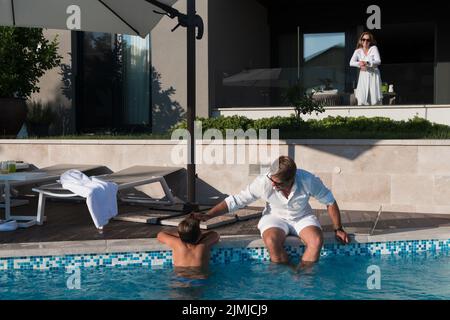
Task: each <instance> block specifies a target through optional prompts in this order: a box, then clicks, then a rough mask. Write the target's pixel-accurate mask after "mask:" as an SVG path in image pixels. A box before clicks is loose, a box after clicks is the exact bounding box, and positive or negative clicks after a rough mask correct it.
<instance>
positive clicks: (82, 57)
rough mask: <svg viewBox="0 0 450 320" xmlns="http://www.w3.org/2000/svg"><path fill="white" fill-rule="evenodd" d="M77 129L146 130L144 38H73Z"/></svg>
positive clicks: (147, 53) (147, 97)
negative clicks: (74, 43)
mask: <svg viewBox="0 0 450 320" xmlns="http://www.w3.org/2000/svg"><path fill="white" fill-rule="evenodd" d="M78 46H79V49H78V57H77V61H78V63H77V65H78V81H77V88H76V90H77V99H78V101H77V127H78V130H79V131H81V132H99V131H119V132H120V131H124V132H126V131H133V132H135V131H150V130H151V63H150V36H147V38H145V39H143V38H140V37H138V36H125V35H114V34H109V33H94V32H81V33H79V35H78Z"/></svg>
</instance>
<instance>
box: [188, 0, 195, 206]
mask: <svg viewBox="0 0 450 320" xmlns="http://www.w3.org/2000/svg"><path fill="white" fill-rule="evenodd" d="M195 14H196V13H195V0H187V19H188V25H187V32H186V34H187V127H188V131H189V136H190V139H189V146H188V165H187V195H188V203H187V204H186V209H187V210H189V211H198V204H197V203H196V190H195V189H196V178H197V175H196V172H195V135H194V131H195V130H194V121H195V94H196V92H195V90H196V75H195V41H196V39H195Z"/></svg>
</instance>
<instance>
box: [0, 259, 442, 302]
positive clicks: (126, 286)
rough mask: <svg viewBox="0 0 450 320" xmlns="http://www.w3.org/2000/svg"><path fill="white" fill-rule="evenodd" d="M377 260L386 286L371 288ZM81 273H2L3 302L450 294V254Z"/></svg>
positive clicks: (87, 270) (439, 296) (0, 295)
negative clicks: (197, 276) (183, 275)
mask: <svg viewBox="0 0 450 320" xmlns="http://www.w3.org/2000/svg"><path fill="white" fill-rule="evenodd" d="M372 265H375V266H378V267H379V270H380V285H381V288H380V289H376V288H374V289H368V287H367V279H368V277H370V276H371V275H372V273H370V274H369V273H368V272H367V269H368V267H370V266H372ZM79 275H80V277H79V279H80V281H79V282H76V281H75V282H74V281H69V287H71V289H69V288H68V286H67V282H68V279H69V277H70V276H71V273H68V272H66V271H65V270H64V269H57V270H50V271H32V270H20V271H19V270H8V271H0V299H152V300H153V299H155V300H159V299H209V300H214V299H450V254H449V253H448V252H441V253H420V254H411V255H400V256H399V255H389V256H330V257H322V258H321V260H320V261H319V262H318V263H317V264H316V265H314V267H313V268H311V269H309V270H307V271H302V272H300V273H295V272H294V271H293V270H292V269H291V268H289V267H287V266H282V265H274V264H271V263H268V262H260V261H247V262H239V263H228V264H216V265H212V266H211V270H210V274H209V278H208V279H207V280H195V281H193V282H190V281H188V280H186V279H181V280H180V279H179V277H177V275H176V274H175V273H174V270H173V268H160V269H155V268H153V269H150V268H149V267H137V266H133V267H96V268H84V269H81V270H80V273H79ZM71 279H72V280H73V279H74V278H71ZM370 283H372V284H374V283H375V282H370ZM78 287H79V289H78Z"/></svg>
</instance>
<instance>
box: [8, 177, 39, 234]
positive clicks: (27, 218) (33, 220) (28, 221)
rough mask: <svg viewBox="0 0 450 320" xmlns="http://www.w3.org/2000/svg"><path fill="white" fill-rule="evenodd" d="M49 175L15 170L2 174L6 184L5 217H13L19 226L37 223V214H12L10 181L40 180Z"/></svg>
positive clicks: (25, 226) (23, 226)
mask: <svg viewBox="0 0 450 320" xmlns="http://www.w3.org/2000/svg"><path fill="white" fill-rule="evenodd" d="M45 176H47V173H45V172H15V173H6V174H0V181H3V182H4V184H5V186H4V189H5V191H4V192H5V196H4V197H5V219H6V220H9V219H13V220H18V221H25V222H19V223H18V226H19V227H20V228H28V227H31V226H33V225H35V224H36V222H37V217H36V216H12V215H11V189H10V181H28V180H38V179H41V178H43V177H45Z"/></svg>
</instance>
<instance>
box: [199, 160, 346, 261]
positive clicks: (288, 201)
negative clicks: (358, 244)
mask: <svg viewBox="0 0 450 320" xmlns="http://www.w3.org/2000/svg"><path fill="white" fill-rule="evenodd" d="M310 196H313V197H314V198H316V199H317V200H318V201H319V202H321V203H322V204H324V205H326V206H327V211H328V214H329V215H330V217H331V220H332V222H333V227H334V232H335V236H336V239H337V240H338V241H340V242H341V243H344V244H347V243H349V242H350V240H349V237H348V235H347V233H346V232H345V231H344V229H343V228H342V224H341V216H340V211H339V207H338V205H337V203H336V200H335V199H334V196H333V194H332V193H331V191H330V190H329V189H328V188H327V187H326V186H325V185H324V184H323V183H322V181H321V180H320V179H319V178H318V177H316V176H314V175H313V174H312V173H310V172H308V171H306V170H301V169H299V170H297V166H296V164H295V162H294V160H292V159H291V158H289V157H287V156H281V157H279V158H278V159H277V160H275V161H274V163H273V164H272V166H271V168H270V170H269V172H268V173H267V174H263V175H260V176H258V177H257V178H256V179H255V180H254V181H253V182H252V183H251V184H250V185H248V186H247V188H245V189H244V190H243V191H241V192H240V193H239V194H236V195H230V196H229V197H227V198H226V199H225V200H224V201H222V202H220V203H219V204H217V205H216V206H215V207H213V208H212V209H210V210H209V211H208V212H207V213H206V214H201V213H196V214H194V216H195V217H196V218H198V219H200V220H202V221H206V220H208V219H210V218H213V217H216V216H219V215H222V214H225V213H227V212H233V211H236V210H237V209H241V208H244V207H245V206H247V205H249V204H250V203H252V202H254V201H256V200H258V199H264V200H265V201H266V207H265V209H264V211H263V216H262V218H261V220H260V221H259V223H258V229H259V231H260V233H261V236H262V238H263V241H264V244H265V245H266V247H267V249H268V250H269V254H270V260H271V261H272V262H275V263H288V262H289V259H288V255H287V253H286V250H285V249H284V241H285V240H286V236H288V235H290V234H293V235H295V236H298V237H300V239H301V240H302V241H303V242H304V243H305V245H306V250H305V253H304V254H303V256H302V262H301V264H300V266H306V265H311V264H313V263H314V262H316V261H318V260H319V256H320V250H321V248H322V244H323V234H322V227H321V226H320V223H319V220H318V219H317V217H316V216H315V215H314V214H313V211H312V208H311V206H310V205H309V198H310Z"/></svg>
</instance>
